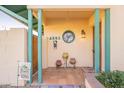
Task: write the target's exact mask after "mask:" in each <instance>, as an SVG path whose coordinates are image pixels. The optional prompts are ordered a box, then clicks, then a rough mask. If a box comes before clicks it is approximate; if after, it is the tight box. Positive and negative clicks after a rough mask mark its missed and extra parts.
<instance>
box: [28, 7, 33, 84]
mask: <svg viewBox="0 0 124 93" xmlns="http://www.w3.org/2000/svg"><path fill="white" fill-rule="evenodd" d="M32 18H33V17H32V10H31V9H28V62H30V63H31V70H30V71H31V72H30V81H29V83H30V84H31V83H32V29H33V26H32Z"/></svg>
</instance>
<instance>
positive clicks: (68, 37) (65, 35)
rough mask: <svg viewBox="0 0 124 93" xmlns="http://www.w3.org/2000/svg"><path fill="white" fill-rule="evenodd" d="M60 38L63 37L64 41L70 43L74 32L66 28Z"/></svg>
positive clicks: (73, 37)
mask: <svg viewBox="0 0 124 93" xmlns="http://www.w3.org/2000/svg"><path fill="white" fill-rule="evenodd" d="M62 38H63V40H64V42H65V43H72V42H73V41H74V39H75V34H74V32H72V31H71V30H66V31H65V32H64V33H63V35H62Z"/></svg>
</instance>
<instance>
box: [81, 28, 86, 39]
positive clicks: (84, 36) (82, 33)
mask: <svg viewBox="0 0 124 93" xmlns="http://www.w3.org/2000/svg"><path fill="white" fill-rule="evenodd" d="M81 37H82V38H86V33H85V31H84V29H82V30H81Z"/></svg>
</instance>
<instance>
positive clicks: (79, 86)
mask: <svg viewBox="0 0 124 93" xmlns="http://www.w3.org/2000/svg"><path fill="white" fill-rule="evenodd" d="M48 88H81V85H48Z"/></svg>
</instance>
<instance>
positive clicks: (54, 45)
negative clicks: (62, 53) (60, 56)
mask: <svg viewBox="0 0 124 93" xmlns="http://www.w3.org/2000/svg"><path fill="white" fill-rule="evenodd" d="M53 47H54V48H55V49H57V40H53Z"/></svg>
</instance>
